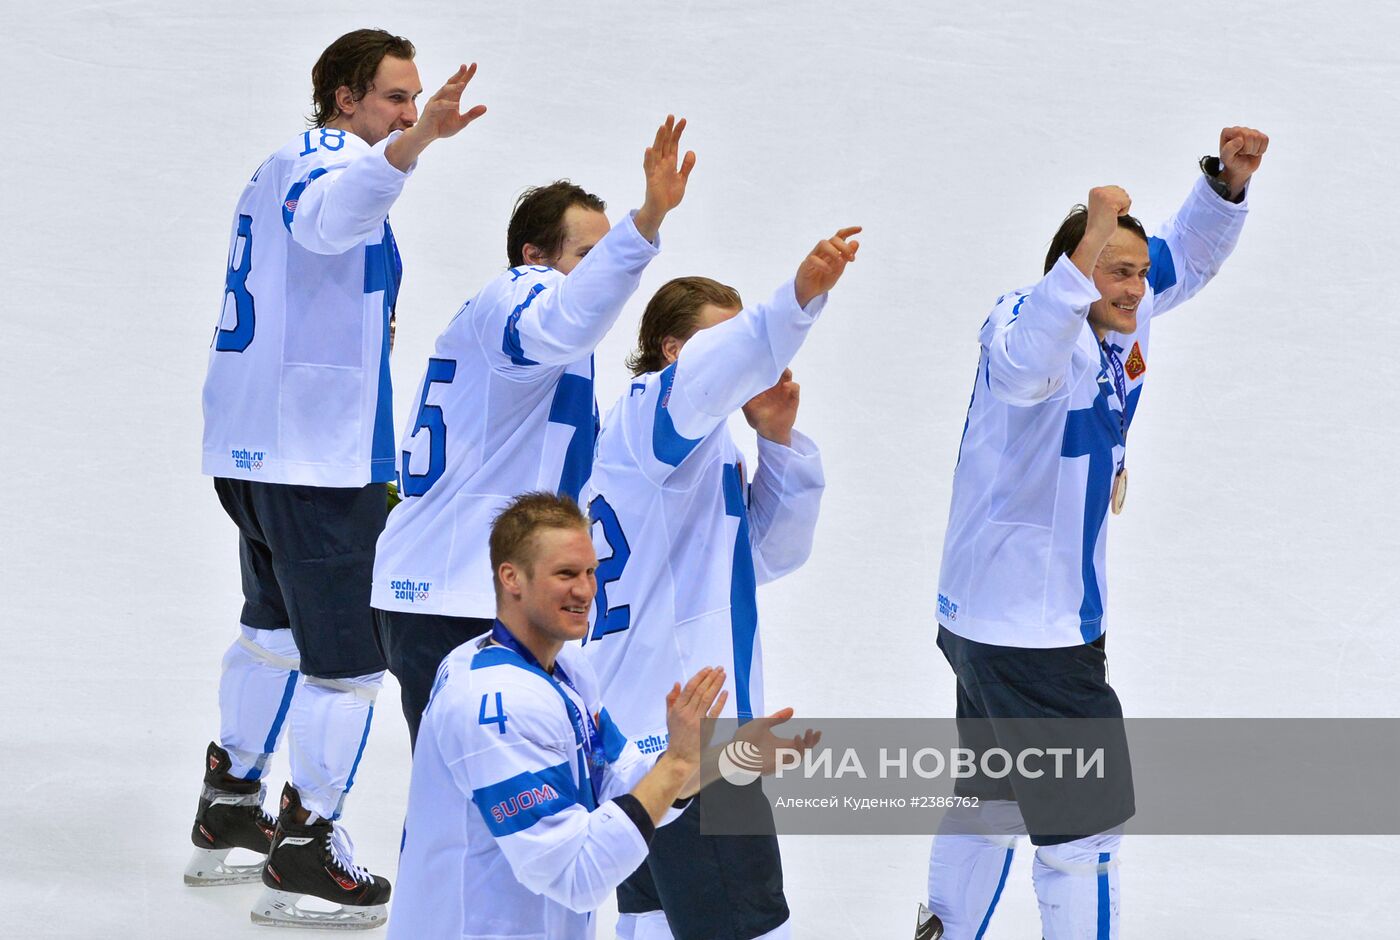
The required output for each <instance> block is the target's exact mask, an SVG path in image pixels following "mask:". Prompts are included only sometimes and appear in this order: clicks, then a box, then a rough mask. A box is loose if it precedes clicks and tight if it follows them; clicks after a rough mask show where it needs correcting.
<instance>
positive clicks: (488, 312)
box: [370, 215, 658, 617]
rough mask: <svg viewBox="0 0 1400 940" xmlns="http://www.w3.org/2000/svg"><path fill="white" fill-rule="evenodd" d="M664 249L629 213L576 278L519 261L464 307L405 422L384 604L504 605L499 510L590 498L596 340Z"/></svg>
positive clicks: (471, 610)
mask: <svg viewBox="0 0 1400 940" xmlns="http://www.w3.org/2000/svg"><path fill="white" fill-rule="evenodd" d="M657 251H658V249H657V247H656V246H654V245H652V243H651V242H648V241H647V240H646V239H645V238H643V237H642V234H641V233H640V232H638V231H637V227H636V225H635V224H633V222H632V218H631V216H630V215H629V216H628V217H627V218H625V219H623V220H622V221H621V222H619V223H618V224H617V225H615V226H613V228H612V230H611V231H609V232H608V234H607V235H605V236H604V237H603V238H602V239H600V240H599V242H598V244H597V245H595V246H594V247H593V249H592V250H591V251H590V252H589V253H588V255H587V256H586V257H585V258H584V259H583V260H582V261H580V262H579V264H578V266H577V267H576V268H574V269H573V271H571V272H570V273H569V275H568V277H565V276H564V275H563V274H560V273H559V272H558V271H556V270H554V269H553V268H545V267H519V268H514V269H512V270H510V271H506V272H505V273H503V274H501V275H500V276H499V277H497V278H496V279H494V280H493V281H491V282H490V283H489V284H487V285H486V287H485V288H483V289H482V291H481V293H479V294H477V295H476V297H475V298H473V299H472V300H469V301H467V303H466V304H465V305H464V306H463V307H462V309H461V310H459V311H458V312H457V315H456V317H455V318H454V319H453V320H452V322H451V323H450V324H449V325H448V327H447V329H446V330H445V331H443V333H442V335H441V336H439V337H438V340H437V347H436V351H435V353H434V355H433V357H432V358H431V359H429V360H428V371H427V373H426V374H425V375H424V376H423V380H422V381H421V382H420V383H419V385H418V394H417V400H418V403H419V404H418V412H417V414H416V415H414V416H413V417H412V418H411V419H410V420H409V421H408V422H407V424H406V427H405V428H404V435H403V451H402V459H401V463H400V466H399V493H400V495H401V496H402V497H403V502H402V503H400V504H399V505H398V506H395V507H394V510H393V512H391V513H390V514H389V521H388V524H387V525H386V526H385V528H384V532H383V533H382V534H381V535H380V536H379V544H378V547H377V549H376V551H375V559H374V589H373V593H372V596H371V598H370V603H371V604H373V605H374V606H375V607H378V608H380V609H381V610H404V611H410V612H413V613H423V614H449V615H452V616H457V617H492V616H494V615H495V611H496V595H495V592H494V590H493V589H492V587H491V560H490V551H489V544H488V541H489V538H490V532H491V521H492V519H493V518H494V517H495V515H496V513H498V512H499V511H500V510H501V509H502V508H503V507H504V506H505V504H506V502H507V501H508V500H510V499H511V498H512V497H514V496H517V495H519V494H520V493H524V492H527V491H530V490H550V491H554V492H558V493H561V494H567V495H569V496H572V497H574V498H575V499H577V498H578V496H579V491H580V489H581V488H582V487H583V484H584V482H585V481H586V480H587V479H588V474H589V470H590V468H591V466H592V462H593V445H594V441H595V440H596V438H597V429H598V417H597V415H598V408H597V403H596V402H595V400H594V397H593V350H594V348H595V347H596V346H597V345H598V343H599V342H600V341H601V340H602V339H603V337H604V336H605V335H606V334H607V332H608V329H609V328H611V327H612V325H613V323H614V322H615V321H616V320H617V317H618V314H619V313H621V312H622V307H623V305H624V304H625V303H626V302H627V299H628V298H629V297H631V296H632V293H633V292H634V291H635V290H636V289H637V284H638V283H639V282H640V280H641V276H642V271H643V270H645V269H646V266H647V264H648V262H650V261H651V259H652V258H654V257H656V254H657Z"/></svg>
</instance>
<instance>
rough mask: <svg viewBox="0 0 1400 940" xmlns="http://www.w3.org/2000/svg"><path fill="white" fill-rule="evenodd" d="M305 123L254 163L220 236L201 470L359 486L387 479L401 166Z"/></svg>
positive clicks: (345, 136)
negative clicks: (393, 214)
mask: <svg viewBox="0 0 1400 940" xmlns="http://www.w3.org/2000/svg"><path fill="white" fill-rule="evenodd" d="M397 135H398V132H395V133H394V134H391V135H390V136H389V137H388V138H386V139H385V140H383V141H381V142H380V143H379V144H377V145H376V146H374V147H370V146H369V145H368V144H366V143H365V142H364V141H363V140H361V139H360V138H359V137H356V136H355V135H354V134H352V133H349V132H347V131H342V130H335V129H333V128H313V129H311V130H309V131H306V132H304V133H302V134H299V135H297V137H296V138H295V139H293V140H292V142H291V143H289V144H287V146H285V147H283V148H282V149H281V150H279V151H277V152H276V153H274V154H273V155H272V156H271V157H269V158H268V159H267V161H266V162H264V163H263V165H262V166H260V167H259V168H258V171H257V172H256V173H254V174H253V178H252V179H251V180H249V181H248V185H247V186H246V187H244V190H243V195H242V197H241V198H240V199H239V200H238V208H237V210H236V212H235V213H234V219H233V230H232V232H231V234H230V237H229V262H228V272H227V275H226V277H225V281H224V299H223V306H222V310H221V312H220V315H219V322H218V325H217V327H216V328H215V331H214V340H213V343H212V344H211V346H210V350H209V371H208V375H207V377H206V378H205V381H204V472H205V473H206V474H209V475H210V476H217V477H233V478H236V479H241V480H257V481H261V482H264V483H298V484H305V485H309V486H342V487H351V486H364V485H366V484H368V483H383V482H387V481H389V480H392V479H393V478H394V438H393V434H394V422H393V416H392V409H393V396H392V391H391V388H390V382H389V329H388V324H389V316H390V314H391V313H392V312H393V309H394V303H395V300H396V299H397V297H398V290H399V281H400V279H401V276H402V266H401V264H400V262H399V255H398V250H397V249H396V248H395V246H394V236H393V233H392V232H391V231H390V229H389V220H388V212H389V207H390V206H392V205H393V203H394V200H395V199H397V198H398V196H399V193H400V191H401V190H402V189H403V184H404V180H406V179H407V178H408V174H406V173H402V172H400V171H399V170H397V169H395V168H394V167H393V166H392V165H391V164H390V163H389V162H388V161H387V160H386V159H385V158H384V148H385V147H386V146H388V144H389V142H390V141H391V140H393V139H394V137H396V136H397Z"/></svg>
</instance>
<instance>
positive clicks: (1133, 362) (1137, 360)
mask: <svg viewBox="0 0 1400 940" xmlns="http://www.w3.org/2000/svg"><path fill="white" fill-rule="evenodd" d="M1123 371H1124V372H1126V373H1128V378H1130V379H1132V380H1133V381H1134V382H1136V381H1137V380H1138V379H1140V378H1142V374H1143V373H1144V372H1146V371H1147V360H1146V359H1143V358H1142V347H1141V346H1139V345H1138V344H1137V343H1136V342H1134V343H1133V350H1132V352H1130V353H1128V360H1127V361H1126V362H1124V363H1123Z"/></svg>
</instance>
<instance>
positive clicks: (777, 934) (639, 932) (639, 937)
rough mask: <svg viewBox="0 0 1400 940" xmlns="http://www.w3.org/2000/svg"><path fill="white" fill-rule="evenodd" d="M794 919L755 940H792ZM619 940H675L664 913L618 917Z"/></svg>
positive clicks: (653, 912) (655, 912) (621, 915)
mask: <svg viewBox="0 0 1400 940" xmlns="http://www.w3.org/2000/svg"><path fill="white" fill-rule="evenodd" d="M791 925H792V918H791V917H789V918H788V919H787V920H785V921H783V922H782V923H781V924H779V925H778V926H776V927H774V928H773V929H772V930H770V931H768V932H767V933H765V934H762V935H760V936H758V937H755V938H754V940H790V938H791V937H792V926H791ZM617 940H673V938H672V936H671V928H670V927H669V926H668V925H667V923H666V914H665V913H664V912H662V911H648V912H647V913H645V914H619V915H618V916H617Z"/></svg>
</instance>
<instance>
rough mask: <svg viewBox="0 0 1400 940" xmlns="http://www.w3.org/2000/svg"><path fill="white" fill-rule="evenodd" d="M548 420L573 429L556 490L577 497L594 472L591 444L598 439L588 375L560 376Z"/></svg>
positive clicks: (595, 410)
mask: <svg viewBox="0 0 1400 940" xmlns="http://www.w3.org/2000/svg"><path fill="white" fill-rule="evenodd" d="M591 369H592V364H591V363H590V371H591ZM549 421H550V423H551V424H562V425H565V426H567V427H571V428H573V429H574V433H573V436H572V437H570V438H569V446H568V448H567V449H566V450H565V451H564V466H563V468H562V469H561V470H560V473H559V486H558V488H557V492H558V493H559V495H561V496H567V497H569V498H570V499H573V500H577V499H578V497H579V493H581V492H583V485H584V484H585V483H587V482H588V478H589V476H591V475H592V473H593V446H594V444H595V443H596V442H597V440H598V411H597V407H596V405H595V403H594V400H593V378H592V376H591V375H590V376H587V377H585V376H582V375H574V374H573V373H571V372H566V373H564V374H563V375H561V376H560V377H559V384H558V386H556V387H555V389H554V400H553V401H552V402H550V405H549Z"/></svg>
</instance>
